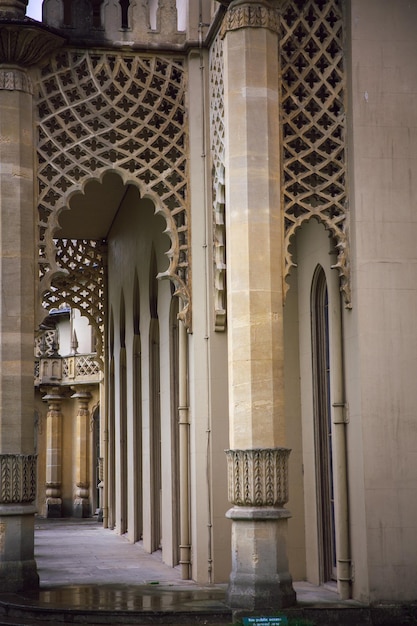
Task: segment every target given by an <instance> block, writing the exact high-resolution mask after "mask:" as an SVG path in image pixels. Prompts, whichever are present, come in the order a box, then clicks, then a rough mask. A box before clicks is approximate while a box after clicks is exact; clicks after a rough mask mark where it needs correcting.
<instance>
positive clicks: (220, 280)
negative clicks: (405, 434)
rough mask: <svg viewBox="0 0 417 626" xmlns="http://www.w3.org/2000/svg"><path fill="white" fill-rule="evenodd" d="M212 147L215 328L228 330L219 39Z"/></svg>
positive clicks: (214, 56) (213, 70) (214, 58)
mask: <svg viewBox="0 0 417 626" xmlns="http://www.w3.org/2000/svg"><path fill="white" fill-rule="evenodd" d="M210 133H211V135H210V146H211V155H212V163H213V168H212V176H213V181H212V183H213V209H214V212H213V222H214V223H213V232H214V294H215V303H214V307H215V328H216V330H225V328H226V241H225V239H226V233H225V186H224V182H225V181H224V176H225V171H224V85H223V41H222V39H221V38H220V36H218V37H217V38H216V39H215V41H214V43H213V46H212V48H211V50H210Z"/></svg>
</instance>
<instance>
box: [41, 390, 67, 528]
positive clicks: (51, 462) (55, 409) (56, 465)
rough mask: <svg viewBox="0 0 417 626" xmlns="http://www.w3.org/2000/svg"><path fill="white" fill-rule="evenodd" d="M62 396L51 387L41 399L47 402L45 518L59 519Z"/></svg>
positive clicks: (60, 504)
mask: <svg viewBox="0 0 417 626" xmlns="http://www.w3.org/2000/svg"><path fill="white" fill-rule="evenodd" d="M63 399H64V398H63V396H61V395H60V393H59V387H52V389H51V392H50V393H49V394H47V395H46V396H44V397H43V400H44V401H45V402H48V413H47V415H46V517H61V515H62V499H61V481H62V419H63V416H62V412H61V402H62V400H63Z"/></svg>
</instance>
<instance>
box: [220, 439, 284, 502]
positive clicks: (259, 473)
mask: <svg viewBox="0 0 417 626" xmlns="http://www.w3.org/2000/svg"><path fill="white" fill-rule="evenodd" d="M289 455H290V450H288V449H287V448H257V449H254V450H226V456H227V469H228V472H227V474H228V485H229V502H230V503H231V504H234V505H236V506H249V507H263V506H274V507H283V506H284V504H285V503H286V502H288V457H289Z"/></svg>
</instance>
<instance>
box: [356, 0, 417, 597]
mask: <svg viewBox="0 0 417 626" xmlns="http://www.w3.org/2000/svg"><path fill="white" fill-rule="evenodd" d="M416 21H417V5H416V3H414V2H409V1H406V0H398V1H396V2H389V1H388V0H367V1H363V0H352V2H351V13H350V29H351V47H350V64H351V67H350V71H351V74H350V76H351V78H350V85H349V91H350V94H351V103H350V112H349V118H350V119H349V121H350V127H351V131H350V138H349V148H350V155H351V163H350V203H351V211H352V226H351V228H352V246H353V247H352V264H353V297H352V303H353V310H352V312H351V313H349V314H347V315H346V316H345V317H346V320H345V329H346V336H345V344H346V364H347V367H346V371H347V392H348V402H349V415H350V426H349V431H354V432H355V435H354V436H352V437H351V441H350V442H349V445H350V448H351V454H352V455H353V460H352V462H351V468H352V470H351V484H350V487H351V493H354V492H357V491H359V492H361V491H362V490H363V494H364V497H363V502H362V503H361V506H355V504H354V501H355V499H354V498H353V506H352V507H351V515H352V525H353V529H352V532H353V535H354V537H355V536H356V531H355V527H357V528H358V536H359V535H360V539H359V537H358V542H357V543H355V542H354V543H353V548H354V551H353V555H352V556H353V560H354V569H355V582H354V590H355V596H356V597H358V598H362V599H366V600H370V601H376V600H411V599H415V581H416V562H417V485H416V480H415V476H416V469H417V421H416V419H415V407H416V404H417V386H416V384H415V372H416V369H417V322H416V316H415V314H414V312H415V311H416V307H417V289H416V284H417V264H416V243H415V242H416V238H417V206H416V198H417V176H416V172H417V113H416V112H417V65H416V62H415V60H416V58H417V36H416V30H415V24H416ZM359 427H360V429H361V433H359ZM361 439H362V440H363V447H362V445H360V440H361ZM362 459H363V460H362ZM362 464H363V476H362V468H361V466H362ZM357 504H359V500H358V501H357ZM362 505H363V506H362ZM362 525H363V531H362V530H359V528H360V527H362Z"/></svg>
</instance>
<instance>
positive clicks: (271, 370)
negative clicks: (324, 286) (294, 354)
mask: <svg viewBox="0 0 417 626" xmlns="http://www.w3.org/2000/svg"><path fill="white" fill-rule="evenodd" d="M277 7H278V3H277V2H272V1H271V2H268V1H266V0H265V1H263V0H234V1H232V2H231V3H229V6H228V12H227V13H226V15H225V19H224V23H223V30H222V36H223V41H224V79H225V129H226V137H225V140H226V152H225V162H226V168H225V169H226V175H225V187H226V233H227V285H228V293H227V300H228V302H227V306H228V347H229V402H230V404H229V418H230V447H231V449H230V450H229V451H228V452H227V457H228V467H229V471H228V479H229V501H230V502H231V504H232V505H233V507H232V508H231V509H230V510H229V511H228V513H227V516H228V517H229V518H230V519H231V520H232V573H231V576H230V583H229V589H228V600H229V604H230V606H231V607H232V609H235V610H245V611H253V612H256V611H258V610H262V611H263V612H269V611H274V610H276V609H279V608H283V607H286V606H290V605H291V604H293V603H294V602H295V593H294V590H293V588H292V580H291V576H290V574H289V571H288V562H287V556H286V527H287V519H288V517H289V515H290V514H289V512H288V511H287V510H286V509H285V508H284V505H285V503H286V502H287V500H288V493H287V491H288V486H287V485H288V479H287V461H288V455H289V450H288V449H286V447H285V426H284V424H285V420H284V380H283V364H284V354H283V347H284V342H283V292H282V285H283V281H282V276H283V274H282V271H283V268H282V258H283V257H282V245H283V244H282V242H283V218H282V212H281V190H280V159H279V142H280V133H279V101H278V84H279V81H278V77H279V73H278V13H277Z"/></svg>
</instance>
